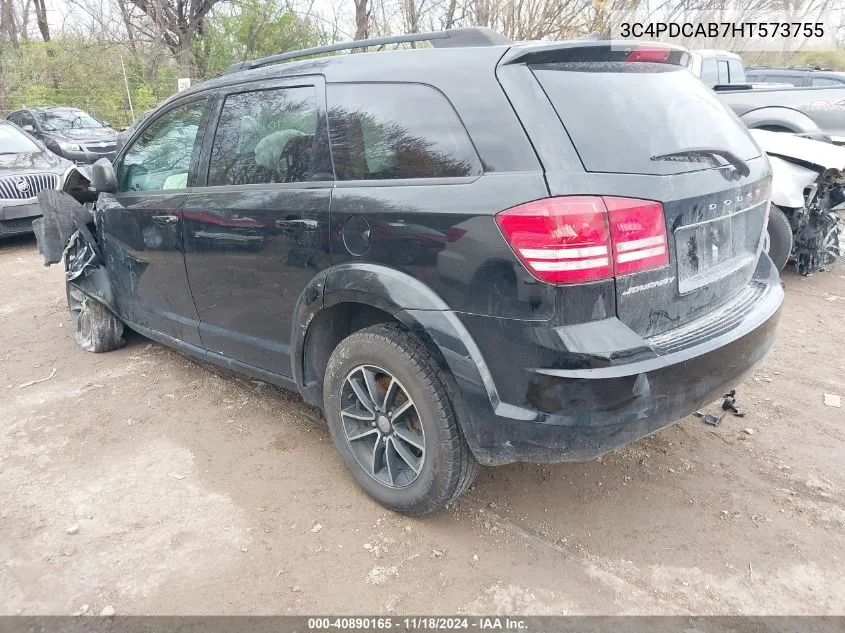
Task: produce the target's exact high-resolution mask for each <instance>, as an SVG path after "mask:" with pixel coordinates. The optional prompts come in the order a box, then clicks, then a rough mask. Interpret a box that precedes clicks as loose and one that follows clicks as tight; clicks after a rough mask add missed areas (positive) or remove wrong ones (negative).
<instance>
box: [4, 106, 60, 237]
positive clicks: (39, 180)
mask: <svg viewBox="0 0 845 633" xmlns="http://www.w3.org/2000/svg"><path fill="white" fill-rule="evenodd" d="M70 168H71V163H70V162H68V161H67V160H65V159H64V158H61V157H59V156H56V155H55V154H53V153H52V152H51V151H49V150H48V149H47V148H46V147H45V146H44V145H43V144H42V143H41V142H39V141H37V140H36V139H34V138H32V137H31V136H29V135H28V134H27V133H26V132H24V131H23V130H21V129H20V128H19V127H18V126H16V125H15V124H14V123H11V122H9V121H5V120H2V119H0V238H3V237H9V236H12V235H19V234H22V233H30V232H31V231H32V221H33V220H34V219H36V218H38V217H39V216H40V215H41V210H40V209H39V207H38V202H37V200H36V196H37V195H38V193H39V192H40V191H42V190H44V189H60V188H61V187H62V185H63V184H64V179H65V176H66V174H67V172H68V170H69V169H70Z"/></svg>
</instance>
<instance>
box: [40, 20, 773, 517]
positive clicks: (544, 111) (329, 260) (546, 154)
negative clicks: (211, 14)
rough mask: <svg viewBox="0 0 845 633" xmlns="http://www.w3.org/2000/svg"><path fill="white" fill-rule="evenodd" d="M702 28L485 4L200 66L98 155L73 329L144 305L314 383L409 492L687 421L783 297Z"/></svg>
mask: <svg viewBox="0 0 845 633" xmlns="http://www.w3.org/2000/svg"><path fill="white" fill-rule="evenodd" d="M410 40H428V41H430V42H431V43H432V44H433V47H430V48H418V49H413V50H412V49H406V50H395V51H386V52H374V53H365V54H357V55H338V56H332V57H320V58H311V59H307V60H301V61H295V62H290V63H284V64H280V63H277V62H280V61H289V60H290V59H291V58H295V57H300V56H313V55H315V54H318V53H322V52H327V51H333V50H337V49H339V48H352V47H353V46H355V47H358V46H380V45H383V44H389V43H393V42H397V41H400V42H401V41H410ZM686 56H687V53H686V52H684V51H683V50H680V49H675V48H667V47H661V46H655V45H653V44H648V45H639V44H637V43H631V42H621V43H614V44H611V43H608V42H598V41H589V40H584V41H572V42H559V43H530V44H519V45H517V44H511V43H509V42H508V41H507V40H505V39H504V38H503V37H502V36H500V35H498V34H495V33H493V32H491V31H486V30H478V29H470V30H457V31H446V32H442V33H434V34H425V35H415V36H402V37H399V38H388V39H384V40H373V41H364V42H356V43H354V44H349V45H345V46H332V47H326V48H321V49H309V50H306V51H301V52H298V53H287V54H283V55H280V56H274V57H271V58H268V59H264V60H257V61H253V62H245V63H244V64H241V65H239V66H238V67H236V68H233V69H231V71H230V72H228V73H226V74H224V75H223V76H222V77H220V78H218V79H215V80H212V81H209V82H207V83H203V84H199V85H197V86H195V87H193V88H191V89H190V90H186V91H183V92H180V93H178V94H177V95H174V97H172V98H171V99H170V100H169V101H168V102H167V103H166V104H164V105H163V106H161V107H160V108H159V109H158V110H157V111H156V112H154V113H153V114H151V115H150V116H149V117H148V118H147V120H146V121H144V123H143V124H142V125H141V126H139V128H138V129H137V130H136V131H135V132H134V133H133V134H132V136H131V138H129V139H128V141H127V143H126V145H125V147H124V148H123V149H122V150H121V151H120V152H119V153H118V156H117V158H116V160H115V162H114V166H112V165H111V164H109V163H108V162H106V161H99V162H98V163H96V164H95V165H94V169H93V184H94V186H95V188H96V190H97V191H99V192H100V194H99V199H98V201H97V204H96V208H95V210H94V214H93V216H94V220H95V222H96V231H94V232H92V233H91V237H90V238H88V239H90V240H93V242H94V243H90V244H87V243H85V240H81V241H80V239H72V240H71V246H72V248H68V250H67V251H66V260H65V265H66V267H67V269H68V277H69V278H70V279H73V281H72V283H71V284H70V286H69V293H68V294H69V300H70V305H71V309H72V311H73V312H74V314H75V315H76V324H77V325H76V338H77V341H78V342H79V343H80V344H81V345H83V346H84V347H86V348H87V349H90V350H93V351H105V350H108V349H113V348H115V347H117V346H118V345H120V343H121V341H120V336H121V332H122V323H125V324H126V325H128V326H129V327H131V328H132V329H133V330H136V331H138V332H140V333H142V334H144V335H146V336H148V337H150V338H152V339H155V340H157V341H160V342H162V343H164V344H166V345H170V346H172V347H175V348H177V349H180V350H182V351H184V352H186V353H188V354H191V355H194V356H197V357H199V358H204V359H208V360H211V361H213V362H216V363H220V364H222V365H225V366H228V367H231V368H234V369H237V370H239V371H243V372H245V373H248V374H250V375H252V376H256V377H258V378H261V379H263V380H266V381H269V382H271V383H275V384H278V385H283V386H286V387H289V388H291V389H295V390H297V391H299V392H300V393H301V394H302V396H303V397H304V398H305V400H306V401H308V402H311V403H316V404H319V405H321V406H323V407H324V409H325V412H326V417H327V420H328V426H329V429H330V431H331V436H332V439H333V441H334V444H335V447H336V448H337V450H338V452H339V453H340V455H341V456H342V458H343V460H344V462H345V463H346V466H347V467H348V468H349V470H350V472H351V473H352V475H353V476H354V477H355V479H356V480H357V482H358V483H359V484H360V485H361V486H362V487H363V488H364V489H365V490H366V491H367V492H368V493H369V494H370V495H372V496H373V497H374V498H375V499H377V500H378V501H380V502H381V503H383V504H384V505H386V506H388V507H390V508H394V509H396V510H399V511H401V512H405V513H408V514H422V513H426V512H430V511H433V510H435V509H437V508H440V507H442V506H443V505H444V504H446V503H447V502H448V501H449V500H451V499H454V498H455V497H457V495H459V494H460V493H461V492H462V491H463V490H464V489H465V488H466V487H467V486H468V485H469V482H470V481H471V479H472V476H473V474H474V472H475V470H476V468H477V466H478V464H479V463H481V464H484V465H495V464H505V463H508V462H514V461H534V462H554V461H564V460H586V459H590V458H593V457H595V456H597V455H600V454H602V453H604V452H605V451H608V450H610V449H612V448H614V447H616V446H619V445H621V444H625V443H627V442H631V441H633V440H636V439H637V438H640V437H643V436H644V435H648V434H649V433H652V432H654V431H656V430H658V429H660V428H662V427H665V426H667V425H669V424H672V423H673V422H675V421H677V420H678V419H680V418H681V417H683V416H685V415H687V414H689V413H691V412H693V411H695V410H696V409H698V408H699V407H701V406H702V405H704V404H706V403H708V402H710V401H712V400H714V399H716V398H717V397H719V396H720V395H722V394H723V393H724V392H725V391H726V390H728V389H729V388H730V387H731V386H732V385H734V384H736V383H737V382H738V381H740V380H741V379H742V378H743V376H745V375H746V374H748V373H749V372H750V371H751V370H752V369H753V368H754V367H755V365H757V364H758V363H759V362H760V361H761V360H762V359H763V357H764V356H765V355H766V353H767V352H768V350H769V349H770V347H771V346H772V344H773V342H774V340H775V332H776V326H777V323H778V319H779V311H780V306H781V302H782V299H783V291H782V288H781V285H780V282H779V278H778V274H777V271H776V270H775V269H774V267H773V265H772V263H771V260H770V259H769V258H768V256H766V255H765V254H763V253H762V252H761V243H762V235H763V227H764V226H765V225H766V217H767V210H768V205H769V190H770V179H771V174H770V169H769V164H768V162H767V160H766V158H765V157H764V156H763V155H761V152H760V150H759V149H758V147H757V146H756V145H755V143H754V141H753V140H752V139H751V138H750V136H749V135H748V133H747V131H746V130H745V128H744V127H743V126H742V124H741V123H739V121H738V120H737V119H736V118H735V117H734V116H733V115H732V114H730V112H728V111H727V110H726V109H725V108H724V107H723V106H722V105H721V104H720V103H719V101H717V100H716V97H715V96H714V95H713V94H712V91H710V90H709V89H708V88H707V87H705V86H704V85H703V84H702V83H701V82H699V81H698V79H696V78H695V77H694V76H693V75H692V74H690V73H689V72H687V71H686V69H685V64H686ZM71 202H73V201H72V200H71ZM86 233H87V231H86ZM94 236H96V237H94ZM43 237H44V236H43V231H42V235H40V238H41V239H43ZM77 238H79V234H77ZM81 243H82V245H81V246H80V244H81ZM80 249H82V250H81V251H80Z"/></svg>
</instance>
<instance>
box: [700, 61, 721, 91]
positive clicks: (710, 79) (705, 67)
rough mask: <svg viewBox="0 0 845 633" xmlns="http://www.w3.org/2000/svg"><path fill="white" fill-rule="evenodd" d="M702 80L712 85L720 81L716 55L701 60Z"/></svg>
mask: <svg viewBox="0 0 845 633" xmlns="http://www.w3.org/2000/svg"><path fill="white" fill-rule="evenodd" d="M701 81H703V82H704V83H706V84H707V85H710V86H715V85H716V84H718V83H719V69H718V68H717V66H716V58H715V57H708V58H706V59H703V60H701Z"/></svg>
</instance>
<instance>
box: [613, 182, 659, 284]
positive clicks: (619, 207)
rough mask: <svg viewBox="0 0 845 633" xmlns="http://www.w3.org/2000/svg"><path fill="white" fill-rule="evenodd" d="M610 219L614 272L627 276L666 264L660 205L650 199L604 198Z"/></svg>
mask: <svg viewBox="0 0 845 633" xmlns="http://www.w3.org/2000/svg"><path fill="white" fill-rule="evenodd" d="M602 201H604V206H605V207H607V214H608V217H609V218H610V240H611V242H613V261H614V264H615V267H614V270H615V271H616V274H617V275H628V274H630V273H636V272H640V271H643V270H650V269H652V268H660V267H661V266H665V265H666V264H668V263H669V249H668V245H667V243H666V222H665V220H664V219H663V205H662V204H660V203H659V202H651V201H650V200H633V199H631V198H609V197H606V196H605V197H603V198H602Z"/></svg>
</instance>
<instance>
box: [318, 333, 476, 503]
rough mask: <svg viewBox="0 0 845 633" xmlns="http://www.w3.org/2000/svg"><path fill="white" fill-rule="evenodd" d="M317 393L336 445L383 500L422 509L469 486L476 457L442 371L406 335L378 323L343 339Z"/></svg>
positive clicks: (364, 485) (373, 493)
mask: <svg viewBox="0 0 845 633" xmlns="http://www.w3.org/2000/svg"><path fill="white" fill-rule="evenodd" d="M323 393H324V405H325V411H326V418H327V420H328V426H329V431H330V433H331V436H332V442H333V443H334V445H335V448H336V449H337V451H338V453H340V456H341V457H342V459H343V462H344V464H346V467H347V468H348V469H349V471H350V473H351V474H352V476H353V477H354V478H355V480H356V481H357V482H358V484H359V485H360V486H361V487H362V488H363V489H364V491H365V492H366V493H367V494H368V495H370V496H371V497H372V498H373V499H375V500H376V501H378V502H379V503H381V504H382V505H384V506H387V507H388V508H391V509H393V510H396V511H398V512H402V513H404V514H408V515H411V516H418V515H422V514H428V513H430V512H434V511H436V510H439V509H441V508H442V507H443V506H445V505H446V504H447V503H448V502H449V501H451V500H452V499H455V498H456V497H458V495H460V494H461V493H462V492H463V491H464V490H465V489H466V488H468V487H469V485H470V483H471V482H472V480H473V478H474V476H475V474H476V472H477V470H478V462H476V461H475V458H474V457H473V456H472V453H471V452H470V450H469V447H468V446H467V443H466V440H465V439H464V437H463V435H462V434H461V430H460V428H459V425H458V420H457V416H456V414H455V411H454V408H453V407H452V402H451V399H450V397H449V394H448V392H447V389H446V383H445V382H444V378H443V376H442V370H441V369H440V367H439V366H438V365H437V363H436V362H435V360H434V358H433V357H432V355H431V354H430V353H429V351H428V349H427V348H426V346H425V345H424V344H423V342H422V341H421V340H420V339H419V338H417V337H416V336H414V335H413V334H411V333H410V332H407V331H406V330H404V329H402V328H401V327H400V326H399V325H396V324H380V325H374V326H371V327H368V328H366V329H363V330H360V331H358V332H355V333H354V334H351V335H350V336H348V337H347V338H345V339H344V340H343V341H341V342H340V344H339V345H338V346H337V347H336V348H335V350H334V352H332V355H331V358H330V359H329V362H328V366H327V367H326V375H325V379H324V384H323Z"/></svg>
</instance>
